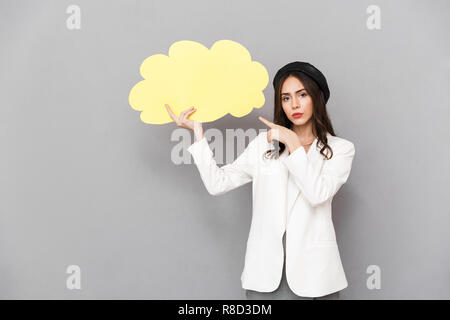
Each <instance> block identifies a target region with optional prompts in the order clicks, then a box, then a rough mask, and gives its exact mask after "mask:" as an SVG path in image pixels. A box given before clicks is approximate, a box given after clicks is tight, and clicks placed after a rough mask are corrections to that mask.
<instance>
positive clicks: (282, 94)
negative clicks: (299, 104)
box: [281, 88, 306, 95]
mask: <svg viewBox="0 0 450 320" xmlns="http://www.w3.org/2000/svg"><path fill="white" fill-rule="evenodd" d="M302 90H306V89H305V88H301V89H300V90H297V91H296V92H295V93H297V92H300V91H302ZM285 94H289V92H284V93H282V94H281V95H285Z"/></svg>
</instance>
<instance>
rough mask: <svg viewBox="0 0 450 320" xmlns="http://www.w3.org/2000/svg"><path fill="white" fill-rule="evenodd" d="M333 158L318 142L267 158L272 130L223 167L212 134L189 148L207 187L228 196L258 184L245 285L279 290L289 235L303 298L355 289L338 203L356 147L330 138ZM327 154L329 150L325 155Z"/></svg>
mask: <svg viewBox="0 0 450 320" xmlns="http://www.w3.org/2000/svg"><path fill="white" fill-rule="evenodd" d="M327 137H328V144H329V145H330V147H331V148H332V149H333V157H332V158H331V159H330V160H324V159H323V156H322V155H321V154H320V148H319V147H318V146H317V143H318V139H317V138H316V139H315V140H314V142H313V144H312V145H311V147H310V148H309V150H308V153H306V151H305V149H304V148H303V147H299V148H297V149H296V150H295V151H294V152H293V153H291V154H289V155H288V152H289V151H288V150H287V146H286V149H285V151H284V152H283V153H282V154H281V155H280V158H279V159H271V160H263V159H262V154H263V153H264V152H265V151H266V150H268V149H273V148H274V145H273V143H269V142H268V141H267V131H263V132H261V133H259V134H258V136H257V137H255V138H254V139H253V140H252V141H250V143H249V144H248V146H247V148H246V149H245V150H244V151H243V152H242V154H241V155H239V156H238V158H237V159H236V160H235V161H234V162H233V163H230V164H226V165H224V166H222V167H220V168H219V167H218V166H217V164H216V161H215V160H214V158H213V153H212V151H211V149H210V147H209V145H208V142H207V139H206V137H204V138H203V139H201V140H199V141H196V142H194V143H193V144H192V145H190V146H189V147H188V149H187V150H188V151H189V152H190V153H191V154H192V156H193V158H194V161H195V164H196V165H197V168H198V170H199V172H200V176H201V178H202V180H203V183H204V185H205V187H206V189H207V190H208V192H209V193H210V194H212V195H220V194H223V193H225V192H227V191H229V190H232V189H234V188H237V187H239V186H241V185H243V184H246V183H248V182H250V181H252V182H253V186H252V190H253V191H252V193H253V202H252V203H253V206H252V209H253V213H252V221H251V226H250V232H249V237H248V241H247V249H246V253H245V265H244V270H243V272H242V275H241V281H242V287H243V288H244V289H251V290H255V291H260V292H271V291H274V290H276V289H277V288H278V286H279V284H280V280H281V276H282V272H283V260H284V252H283V243H282V238H283V234H284V232H285V231H286V278H287V282H288V284H289V287H290V288H291V290H292V291H293V292H294V293H295V294H297V295H299V296H303V297H319V296H323V295H327V294H330V293H333V292H336V291H339V290H342V289H344V288H346V287H347V285H348V284H347V279H346V277H345V273H344V269H343V267H342V263H341V259H340V255H339V250H338V245H337V242H336V234H335V230H334V226H333V221H332V218H331V202H332V199H333V196H334V195H335V194H336V192H337V191H338V190H339V188H340V187H341V186H342V185H343V184H344V183H345V182H346V181H347V178H348V176H349V174H350V170H351V166H352V161H353V158H354V155H355V147H354V145H353V143H352V142H350V141H348V140H345V139H343V138H339V137H335V136H332V135H331V134H329V133H328V134H327ZM325 152H326V150H325Z"/></svg>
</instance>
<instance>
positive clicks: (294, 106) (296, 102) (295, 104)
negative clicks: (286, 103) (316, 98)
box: [292, 97, 300, 109]
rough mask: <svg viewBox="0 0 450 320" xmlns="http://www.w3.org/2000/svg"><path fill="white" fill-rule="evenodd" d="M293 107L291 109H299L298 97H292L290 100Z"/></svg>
mask: <svg viewBox="0 0 450 320" xmlns="http://www.w3.org/2000/svg"><path fill="white" fill-rule="evenodd" d="M292 101H293V103H294V105H293V106H292V107H293V108H295V109H297V108H298V107H300V100H299V99H298V97H294V99H292Z"/></svg>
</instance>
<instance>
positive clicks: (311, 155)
mask: <svg viewBox="0 0 450 320" xmlns="http://www.w3.org/2000/svg"><path fill="white" fill-rule="evenodd" d="M317 142H318V139H317V138H316V140H314V143H313V144H312V145H311V147H309V149H308V153H307V157H308V160H309V161H316V157H317V154H319V152H320V150H319V149H318V148H317ZM288 152H289V151H288V150H287V149H286V150H285V151H284V152H283V153H282V154H281V155H280V161H282V160H283V159H285V158H287V157H288ZM282 167H283V170H284V173H285V174H286V175H287V185H286V187H287V188H286V207H287V213H286V214H287V217H286V224H287V223H288V222H289V217H290V215H291V212H292V208H293V206H294V203H295V201H296V200H297V198H298V196H299V195H300V192H301V191H300V188H299V187H298V186H297V184H296V183H295V181H294V179H293V177H292V175H291V174H290V173H289V170H288V169H287V168H286V166H284V165H283V166H282Z"/></svg>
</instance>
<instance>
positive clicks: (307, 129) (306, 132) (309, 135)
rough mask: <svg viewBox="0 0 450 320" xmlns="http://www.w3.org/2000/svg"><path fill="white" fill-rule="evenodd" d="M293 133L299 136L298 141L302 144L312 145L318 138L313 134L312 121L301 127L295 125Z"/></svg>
mask: <svg viewBox="0 0 450 320" xmlns="http://www.w3.org/2000/svg"><path fill="white" fill-rule="evenodd" d="M292 131H294V132H295V133H296V134H297V136H298V139H299V140H300V142H301V143H302V144H306V143H310V142H312V141H313V140H314V139H315V138H316V136H315V135H314V134H313V130H312V123H311V122H310V121H308V122H307V123H305V124H304V125H301V126H299V125H294V127H293V128H292Z"/></svg>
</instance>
